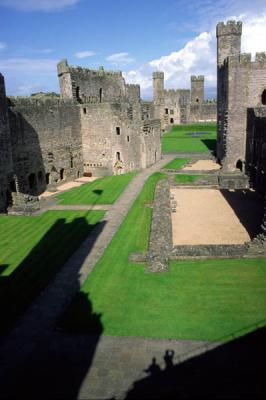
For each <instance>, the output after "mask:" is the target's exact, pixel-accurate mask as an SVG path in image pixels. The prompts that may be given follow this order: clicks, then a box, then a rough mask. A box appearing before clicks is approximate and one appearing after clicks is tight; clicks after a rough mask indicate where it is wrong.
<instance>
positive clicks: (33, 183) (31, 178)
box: [28, 173, 36, 189]
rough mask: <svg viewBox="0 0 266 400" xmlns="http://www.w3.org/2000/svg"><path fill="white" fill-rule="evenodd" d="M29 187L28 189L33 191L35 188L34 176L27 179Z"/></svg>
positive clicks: (31, 175)
mask: <svg viewBox="0 0 266 400" xmlns="http://www.w3.org/2000/svg"><path fill="white" fill-rule="evenodd" d="M28 181H29V187H30V189H34V188H35V187H36V176H35V174H33V173H32V174H30V175H29V177H28Z"/></svg>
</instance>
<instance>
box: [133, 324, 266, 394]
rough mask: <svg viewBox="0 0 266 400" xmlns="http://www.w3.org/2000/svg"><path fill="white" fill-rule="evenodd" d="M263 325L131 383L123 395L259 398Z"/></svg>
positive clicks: (264, 385)
mask: <svg viewBox="0 0 266 400" xmlns="http://www.w3.org/2000/svg"><path fill="white" fill-rule="evenodd" d="M265 340H266V328H261V329H258V330H256V331H255V332H252V333H249V334H247V335H245V336H243V337H240V338H238V339H235V340H232V341H231V342H228V343H225V344H222V345H220V346H219V347H217V348H215V349H213V350H209V351H206V352H205V353H203V354H201V355H198V356H194V357H193V358H190V359H188V360H186V361H183V362H181V363H179V364H175V365H173V366H171V367H168V366H167V363H166V367H165V369H164V370H162V371H160V372H159V373H156V374H154V375H153V374H150V376H148V377H147V378H144V379H142V380H139V381H137V382H135V383H134V385H133V388H132V389H131V390H129V391H128V393H127V396H126V399H128V400H129V399H194V398H198V399H199V398H200V399H262V398H264V396H265V389H266V381H265V359H266V347H265Z"/></svg>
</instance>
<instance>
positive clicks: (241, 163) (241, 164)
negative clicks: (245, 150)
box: [236, 160, 243, 171]
mask: <svg viewBox="0 0 266 400" xmlns="http://www.w3.org/2000/svg"><path fill="white" fill-rule="evenodd" d="M236 168H237V169H239V170H240V171H243V162H242V161H241V160H238V161H237V163H236Z"/></svg>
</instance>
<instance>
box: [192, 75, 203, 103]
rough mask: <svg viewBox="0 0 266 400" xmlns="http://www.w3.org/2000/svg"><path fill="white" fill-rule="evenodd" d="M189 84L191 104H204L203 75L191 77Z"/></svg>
mask: <svg viewBox="0 0 266 400" xmlns="http://www.w3.org/2000/svg"><path fill="white" fill-rule="evenodd" d="M190 82H191V103H192V104H197V103H198V104H201V103H203V102H204V75H198V76H195V75H192V76H191V77H190Z"/></svg>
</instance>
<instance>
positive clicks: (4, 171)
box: [0, 74, 15, 212]
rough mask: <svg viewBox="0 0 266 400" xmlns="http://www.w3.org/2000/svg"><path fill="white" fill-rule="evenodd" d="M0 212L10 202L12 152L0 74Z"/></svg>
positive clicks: (2, 78) (12, 185)
mask: <svg viewBox="0 0 266 400" xmlns="http://www.w3.org/2000/svg"><path fill="white" fill-rule="evenodd" d="M0 111H1V112H0V212H3V211H5V210H6V209H7V207H8V205H9V204H10V202H11V196H12V195H11V192H12V190H14V186H15V185H14V182H13V184H12V153H11V141H10V130H9V121H8V108H7V100H6V93H5V82H4V77H3V75H1V74H0Z"/></svg>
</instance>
